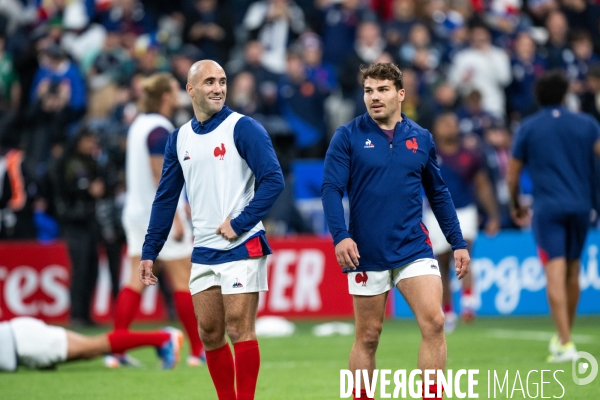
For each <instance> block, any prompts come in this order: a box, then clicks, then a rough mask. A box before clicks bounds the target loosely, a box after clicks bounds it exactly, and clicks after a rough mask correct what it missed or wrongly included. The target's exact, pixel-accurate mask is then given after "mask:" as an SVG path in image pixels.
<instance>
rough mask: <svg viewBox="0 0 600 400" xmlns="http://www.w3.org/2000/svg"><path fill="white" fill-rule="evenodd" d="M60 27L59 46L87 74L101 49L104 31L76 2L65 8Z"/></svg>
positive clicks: (104, 36)
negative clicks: (61, 27) (61, 30)
mask: <svg viewBox="0 0 600 400" xmlns="http://www.w3.org/2000/svg"><path fill="white" fill-rule="evenodd" d="M62 26H63V28H64V30H65V32H64V33H63V35H62V38H61V42H60V44H61V46H62V47H63V48H64V49H65V50H66V51H67V52H68V53H69V54H70V55H71V56H73V58H74V59H75V61H77V63H78V64H79V66H80V67H81V69H82V71H84V72H87V71H88V70H89V69H90V67H91V65H92V63H93V62H94V59H95V58H96V56H97V55H98V53H99V52H100V50H101V49H102V47H103V45H104V40H105V38H106V29H105V28H104V27H103V26H102V25H100V24H97V23H91V24H90V18H89V17H88V15H87V12H86V10H85V5H84V4H83V3H82V2H79V1H76V2H73V3H71V4H69V5H68V6H67V7H66V8H65V13H64V15H63V20H62Z"/></svg>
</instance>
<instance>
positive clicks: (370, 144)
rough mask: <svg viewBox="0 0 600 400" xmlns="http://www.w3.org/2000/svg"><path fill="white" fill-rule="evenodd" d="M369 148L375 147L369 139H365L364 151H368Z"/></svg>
mask: <svg viewBox="0 0 600 400" xmlns="http://www.w3.org/2000/svg"><path fill="white" fill-rule="evenodd" d="M371 147H375V145H374V144H373V142H371V139H367V141H366V142H365V149H370V148H371Z"/></svg>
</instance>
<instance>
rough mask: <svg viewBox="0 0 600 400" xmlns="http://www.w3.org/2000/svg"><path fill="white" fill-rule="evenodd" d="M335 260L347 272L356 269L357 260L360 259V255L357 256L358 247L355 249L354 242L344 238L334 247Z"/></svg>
mask: <svg viewBox="0 0 600 400" xmlns="http://www.w3.org/2000/svg"><path fill="white" fill-rule="evenodd" d="M335 258H337V262H338V264H340V266H341V267H342V268H343V269H345V270H347V271H352V270H355V269H356V267H358V259H359V258H360V254H358V247H356V242H354V240H352V239H350V238H346V239H344V240H342V241H341V242H339V243H338V244H337V245H336V246H335Z"/></svg>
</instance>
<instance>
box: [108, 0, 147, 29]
mask: <svg viewBox="0 0 600 400" xmlns="http://www.w3.org/2000/svg"><path fill="white" fill-rule="evenodd" d="M100 21H101V23H102V25H104V27H105V28H106V29H107V30H109V31H114V30H118V31H120V32H123V33H124V34H133V35H135V36H138V35H142V34H145V33H151V32H154V31H155V30H156V20H155V18H154V16H152V15H150V14H148V13H147V12H146V11H145V10H144V5H143V4H142V2H141V1H140V0H119V1H115V2H113V3H112V5H111V6H110V8H109V9H108V10H106V11H105V12H103V13H102V14H101V15H100Z"/></svg>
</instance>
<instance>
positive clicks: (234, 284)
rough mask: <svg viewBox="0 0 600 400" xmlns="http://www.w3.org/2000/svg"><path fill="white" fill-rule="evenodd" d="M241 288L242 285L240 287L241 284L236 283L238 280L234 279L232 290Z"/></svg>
mask: <svg viewBox="0 0 600 400" xmlns="http://www.w3.org/2000/svg"><path fill="white" fill-rule="evenodd" d="M242 287H244V285H242V282H240V281H238V278H235V282H233V288H234V289H237V288H242Z"/></svg>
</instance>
